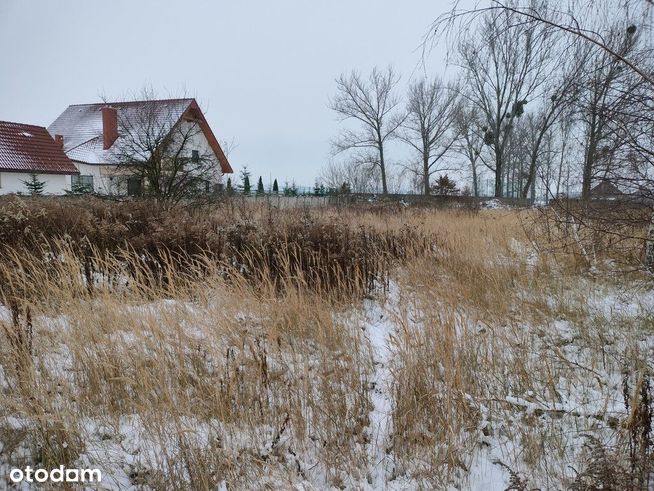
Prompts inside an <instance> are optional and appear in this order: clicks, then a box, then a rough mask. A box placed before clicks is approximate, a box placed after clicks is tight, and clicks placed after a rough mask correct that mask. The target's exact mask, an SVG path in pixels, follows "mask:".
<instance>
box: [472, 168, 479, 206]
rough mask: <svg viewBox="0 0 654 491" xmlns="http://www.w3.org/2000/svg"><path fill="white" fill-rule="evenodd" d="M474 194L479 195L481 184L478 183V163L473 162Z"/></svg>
mask: <svg viewBox="0 0 654 491" xmlns="http://www.w3.org/2000/svg"><path fill="white" fill-rule="evenodd" d="M472 195H473V196H474V197H475V198H477V197H478V196H479V184H478V183H477V165H476V164H474V163H473V164H472Z"/></svg>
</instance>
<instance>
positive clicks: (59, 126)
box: [48, 99, 233, 195]
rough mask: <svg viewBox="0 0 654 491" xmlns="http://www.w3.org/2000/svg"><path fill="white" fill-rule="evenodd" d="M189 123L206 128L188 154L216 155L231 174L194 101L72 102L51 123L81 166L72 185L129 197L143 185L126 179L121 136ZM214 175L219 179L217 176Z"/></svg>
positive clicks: (221, 171)
mask: <svg viewBox="0 0 654 491" xmlns="http://www.w3.org/2000/svg"><path fill="white" fill-rule="evenodd" d="M144 113H146V114H148V115H151V121H148V125H147V126H148V128H147V130H146V129H145V128H144V126H145V125H144V124H143V121H142V118H143V114H144ZM150 123H151V125H150ZM188 124H197V125H198V127H199V128H200V129H201V131H200V132H199V133H198V134H196V135H195V136H194V139H193V141H192V142H188V143H187V145H186V147H187V148H188V152H189V158H191V157H195V156H197V155H199V154H203V155H204V154H205V153H209V154H212V155H213V156H214V157H215V162H216V165H217V166H218V167H219V169H217V171H218V173H217V174H218V175H222V174H227V173H232V172H233V171H232V168H231V166H230V164H229V161H228V160H227V157H226V156H225V154H224V152H223V150H222V148H221V147H220V144H219V143H218V140H217V139H216V137H215V136H214V134H213V132H212V131H211V128H210V127H209V124H208V123H207V120H206V119H205V117H204V114H203V113H202V111H201V109H200V107H199V106H198V103H197V102H196V101H195V99H166V100H146V101H130V102H111V103H98V104H79V105H72V106H68V108H67V109H66V110H65V111H64V112H63V113H61V115H60V116H59V117H58V118H57V119H56V120H55V121H54V122H53V123H52V124H51V125H50V126H49V127H48V131H50V133H51V134H53V135H56V138H58V139H61V140H63V148H64V151H65V152H66V155H68V157H69V158H70V159H71V160H72V161H73V162H74V164H75V166H76V168H77V169H78V170H79V177H76V178H74V180H73V181H74V182H73V184H78V185H80V186H83V187H84V188H86V189H87V190H92V191H94V192H97V193H102V194H115V195H125V194H139V193H140V190H141V188H142V185H143V183H141V182H140V180H139V179H138V178H133V177H127V178H125V174H124V172H123V171H121V165H120V162H119V161H117V159H116V155H115V153H116V152H115V149H116V147H117V146H119V145H120V139H121V138H130V137H131V138H134V137H135V133H139V132H141V133H142V132H144V131H152V132H153V133H155V134H156V133H161V132H162V131H163V132H171V131H173V129H175V128H178V127H179V125H188ZM136 136H138V135H136ZM141 136H142V135H141ZM211 179H213V180H216V178H215V176H211ZM137 180H139V182H136V181H137ZM207 184H209V183H207ZM214 184H217V182H216V183H214Z"/></svg>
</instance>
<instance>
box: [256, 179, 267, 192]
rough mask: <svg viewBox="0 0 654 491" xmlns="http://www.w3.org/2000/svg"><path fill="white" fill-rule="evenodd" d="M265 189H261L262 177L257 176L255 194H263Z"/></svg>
mask: <svg viewBox="0 0 654 491" xmlns="http://www.w3.org/2000/svg"><path fill="white" fill-rule="evenodd" d="M265 193H266V191H265V190H264V189H263V179H261V176H259V182H258V183H257V194H265Z"/></svg>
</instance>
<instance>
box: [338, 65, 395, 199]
mask: <svg viewBox="0 0 654 491" xmlns="http://www.w3.org/2000/svg"><path fill="white" fill-rule="evenodd" d="M398 82H399V76H397V75H396V74H395V72H394V71H393V69H392V68H391V67H388V68H387V69H386V70H383V71H382V70H380V69H378V68H374V69H373V70H372V72H371V73H370V76H369V77H368V79H367V80H365V79H363V78H362V77H361V75H359V74H358V73H357V72H352V73H351V74H350V75H348V76H346V75H341V76H340V77H339V78H338V79H337V80H336V89H337V92H336V96H335V97H334V98H333V100H331V101H330V108H331V109H332V110H334V111H335V112H336V113H337V115H338V117H339V119H340V120H341V121H345V120H353V121H355V122H356V123H357V125H358V128H357V129H356V130H352V129H343V130H342V131H341V134H340V136H339V137H338V138H337V139H336V140H334V141H333V148H334V151H335V153H336V154H337V153H341V152H345V151H354V160H353V163H354V165H362V166H366V167H369V168H377V169H379V173H380V178H381V184H382V192H383V193H384V194H387V193H388V184H387V176H386V173H387V156H386V154H385V149H386V144H387V143H388V142H389V141H390V140H392V139H393V138H395V137H396V135H397V131H398V128H399V127H400V125H401V124H402V122H403V120H404V117H403V115H401V114H400V112H399V99H398V97H397V96H396V95H395V88H396V86H397V84H398Z"/></svg>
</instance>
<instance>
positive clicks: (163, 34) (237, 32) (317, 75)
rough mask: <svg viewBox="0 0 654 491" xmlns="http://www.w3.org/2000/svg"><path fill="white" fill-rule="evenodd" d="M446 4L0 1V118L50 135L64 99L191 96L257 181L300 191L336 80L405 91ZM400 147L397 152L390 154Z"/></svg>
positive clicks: (309, 175) (324, 145) (334, 128)
mask: <svg viewBox="0 0 654 491" xmlns="http://www.w3.org/2000/svg"><path fill="white" fill-rule="evenodd" d="M448 7H449V1H434V0H403V1H397V0H395V1H387V0H384V1H380V0H369V1H356V0H332V1H329V2H327V1H308V0H304V1H300V0H295V1H291V0H283V1H282V0H278V1H274V2H272V1H258V2H254V1H241V2H236V1H229V2H228V1H209V0H205V1H200V0H197V1H182V0H177V1H172V0H166V1H164V0H156V1H155V0H150V1H146V0H139V1H134V0H112V1H89V0H67V1H65V2H64V1H58V2H53V1H46V0H39V1H37V0H30V1H25V0H0V52H1V56H2V69H1V70H0V120H6V121H17V122H23V123H30V124H37V125H42V126H48V125H49V124H50V123H51V122H52V121H54V119H55V118H56V117H57V116H58V115H59V113H61V112H62V111H63V110H64V109H65V108H66V107H67V106H68V105H69V104H82V103H91V102H99V100H100V98H101V97H103V96H106V97H107V98H109V99H112V100H120V99H124V98H125V97H126V96H129V95H131V94H133V93H135V92H138V91H139V90H141V89H142V88H143V87H144V86H146V85H150V86H152V88H153V89H155V91H157V93H158V95H160V96H161V97H162V98H163V97H175V96H178V95H180V94H182V95H183V94H188V95H190V96H193V97H196V99H197V100H198V102H199V103H200V106H201V107H202V108H203V110H204V111H205V113H206V116H207V119H208V120H209V123H210V125H211V127H212V129H213V131H214V133H215V134H216V136H217V137H218V139H219V140H221V141H222V140H232V139H234V140H235V141H236V142H237V144H238V147H237V148H236V149H235V150H234V151H233V153H232V154H231V155H230V161H231V162H232V166H233V167H234V168H235V170H236V171H238V170H239V169H241V168H242V166H243V165H244V164H246V165H248V167H249V168H250V169H251V170H252V173H253V174H254V175H255V177H258V176H259V175H262V176H263V178H264V181H266V182H267V181H268V180H269V178H270V177H272V178H275V177H276V178H278V179H279V181H280V185H282V183H283V182H284V180H289V181H290V180H291V179H294V180H296V181H297V183H298V184H300V185H312V184H313V182H314V178H315V177H316V176H317V175H318V174H319V173H320V170H321V168H322V167H323V166H324V165H325V163H326V161H327V160H328V158H329V155H330V146H329V141H330V139H331V138H332V137H333V136H335V134H336V133H337V132H338V128H339V123H338V122H337V121H336V120H335V118H334V114H333V113H332V111H331V110H330V109H329V108H328V107H327V104H328V100H329V97H330V96H331V95H333V93H334V87H335V84H334V79H335V78H336V77H337V76H338V75H339V74H340V73H341V72H349V71H350V70H352V69H355V68H356V69H357V70H359V71H361V72H364V73H365V72H367V71H369V70H370V69H371V68H372V67H373V66H375V65H379V66H385V65H388V64H392V65H393V66H394V67H395V68H396V69H397V70H398V71H399V72H400V73H401V74H402V75H403V86H404V85H405V84H406V82H407V81H408V80H409V79H410V78H411V76H412V75H413V76H414V77H415V76H418V75H420V73H421V71H422V70H426V72H427V73H428V74H437V73H438V74H442V73H443V72H444V70H445V64H444V61H443V59H444V55H443V53H441V52H439V51H435V52H432V53H431V55H430V56H429V58H428V59H427V63H426V66H425V67H424V68H423V67H420V66H419V64H420V60H421V51H420V44H421V40H422V38H423V36H424V34H425V32H426V30H427V28H428V26H429V24H430V22H431V21H432V20H433V19H434V18H436V17H437V16H438V15H439V14H441V13H442V12H443V11H445V10H447V9H448ZM396 151H399V150H396Z"/></svg>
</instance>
